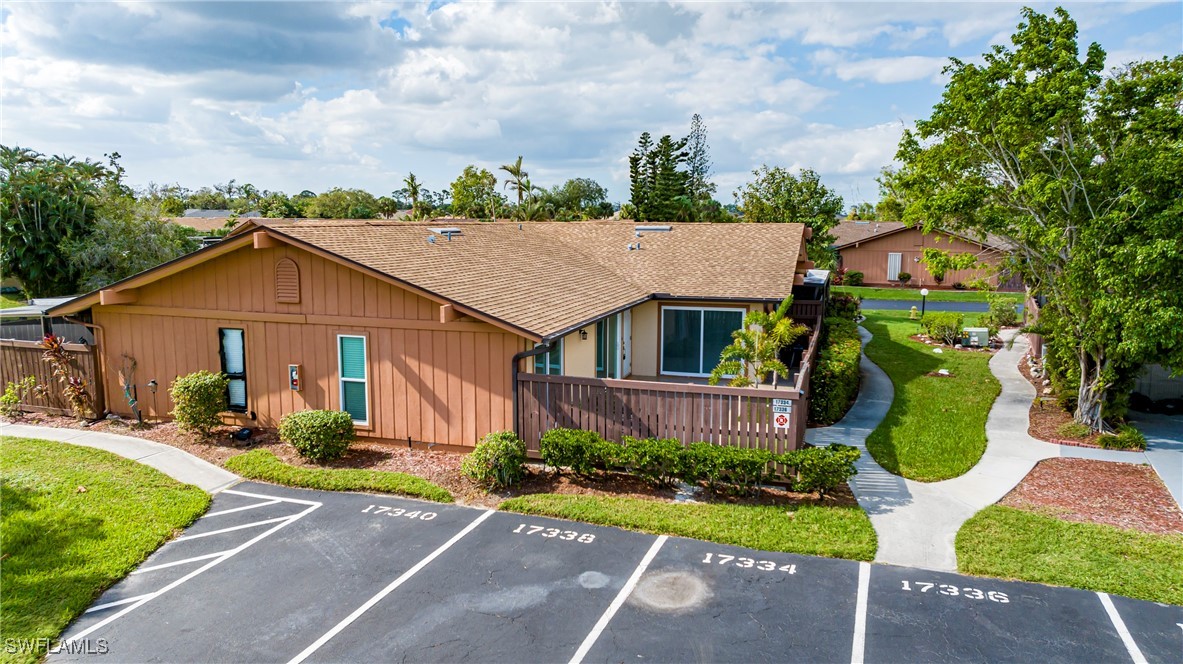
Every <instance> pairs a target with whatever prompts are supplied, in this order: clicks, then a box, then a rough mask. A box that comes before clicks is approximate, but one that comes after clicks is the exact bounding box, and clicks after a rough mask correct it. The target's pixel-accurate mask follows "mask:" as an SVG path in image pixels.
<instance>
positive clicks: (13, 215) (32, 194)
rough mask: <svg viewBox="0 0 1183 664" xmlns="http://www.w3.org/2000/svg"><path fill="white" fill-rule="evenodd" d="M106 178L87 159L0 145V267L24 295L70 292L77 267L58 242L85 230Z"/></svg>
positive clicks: (105, 173) (103, 171) (84, 233)
mask: <svg viewBox="0 0 1183 664" xmlns="http://www.w3.org/2000/svg"><path fill="white" fill-rule="evenodd" d="M109 176H110V172H109V171H108V170H107V169H106V168H104V167H103V166H102V165H100V164H96V163H94V162H92V161H90V160H86V161H82V162H79V161H75V160H74V159H73V158H72V157H45V156H44V155H41V154H39V153H37V152H34V151H32V150H29V149H26V148H21V147H12V148H9V147H5V146H0V217H2V219H0V271H3V273H4V274H5V275H6V276H13V277H16V278H17V279H19V280H20V281H21V285H22V286H23V288H24V289H25V293H27V294H28V296H29V297H45V296H50V295H70V294H73V293H74V292H76V290H77V287H78V270H77V268H76V266H75V265H74V264H73V263H72V262H71V261H70V257H69V255H68V254H67V253H66V252H65V251H64V249H63V244H64V243H66V242H69V241H71V240H78V239H82V238H85V237H86V236H87V235H88V234H89V233H90V232H91V227H92V224H93V222H94V217H95V213H96V209H97V207H98V204H99V200H100V199H99V196H100V190H101V188H102V187H103V185H104V183H105V181H106V179H107V178H108V177H109Z"/></svg>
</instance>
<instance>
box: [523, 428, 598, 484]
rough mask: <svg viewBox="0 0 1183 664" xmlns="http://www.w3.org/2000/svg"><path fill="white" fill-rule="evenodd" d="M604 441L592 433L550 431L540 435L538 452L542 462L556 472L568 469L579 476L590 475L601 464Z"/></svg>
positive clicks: (563, 430) (567, 430)
mask: <svg viewBox="0 0 1183 664" xmlns="http://www.w3.org/2000/svg"><path fill="white" fill-rule="evenodd" d="M604 444H605V441H604V439H603V438H601V437H600V435H599V434H598V433H596V432H594V431H583V430H582V429H564V428H557V429H551V430H549V431H547V432H546V433H544V434H542V440H541V441H540V442H539V444H538V452H539V454H540V455H541V456H542V461H543V463H545V464H546V465H548V466H552V467H554V468H556V469H558V470H560V471H561V470H562V469H563V468H570V469H571V470H572V471H574V472H576V473H578V474H580V475H590V474H591V473H592V471H594V470H595V467H596V464H597V463H600V462H601V459H600V457H601V452H602V448H603V447H604Z"/></svg>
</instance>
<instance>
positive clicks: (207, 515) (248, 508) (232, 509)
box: [201, 500, 283, 519]
mask: <svg viewBox="0 0 1183 664" xmlns="http://www.w3.org/2000/svg"><path fill="white" fill-rule="evenodd" d="M281 502H283V501H282V500H268V501H267V502H265V503H255V504H253V505H247V506H246V507H234V508H231V509H228V510H222V511H220V512H210V513H209V514H206V515H204V516H202V517H201V518H203V519H208V518H210V517H211V516H222V515H223V514H233V513H235V512H243V511H246V510H253V509H255V508H258V507H267V506H268V505H278V504H279V503H281Z"/></svg>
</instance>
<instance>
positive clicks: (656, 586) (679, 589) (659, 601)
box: [630, 570, 711, 613]
mask: <svg viewBox="0 0 1183 664" xmlns="http://www.w3.org/2000/svg"><path fill="white" fill-rule="evenodd" d="M710 598H711V589H710V587H709V586H707V583H706V580H704V579H703V578H702V577H701V576H699V575H697V574H695V573H693V572H689V571H686V570H658V571H654V572H650V573H648V574H646V575H645V576H643V577H641V581H640V583H638V584H637V587H636V588H635V589H634V590H633V594H632V596H631V597H630V601H631V602H632V603H634V604H637V605H639V606H641V607H643V608H646V609H649V610H651V611H661V612H663V613H674V612H682V611H690V610H692V609H696V608H698V607H700V606H702V605H703V604H705V603H706V601H707V600H708V599H710Z"/></svg>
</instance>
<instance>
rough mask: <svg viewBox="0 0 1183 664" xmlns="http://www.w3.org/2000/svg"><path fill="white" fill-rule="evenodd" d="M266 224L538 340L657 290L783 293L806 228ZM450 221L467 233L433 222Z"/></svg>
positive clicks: (768, 296)
mask: <svg viewBox="0 0 1183 664" xmlns="http://www.w3.org/2000/svg"><path fill="white" fill-rule="evenodd" d="M256 223H258V224H259V225H261V226H266V227H268V228H270V230H271V231H272V232H274V233H276V234H278V235H281V236H287V237H290V238H292V239H293V240H296V241H297V242H302V243H307V244H309V245H312V246H314V247H317V248H320V249H323V250H325V251H328V252H331V253H333V254H336V255H338V256H341V257H342V258H345V259H348V260H350V261H353V262H355V263H358V264H360V265H362V266H365V267H368V268H370V269H373V270H376V271H378V272H382V273H384V274H387V275H389V276H392V277H394V278H396V279H399V280H401V281H404V282H406V283H409V284H411V285H413V286H416V287H418V288H421V289H423V290H426V291H429V292H432V293H435V294H437V295H439V296H441V297H443V298H445V299H447V300H450V301H453V302H456V303H458V304H461V305H463V306H465V307H469V308H471V309H474V310H476V311H479V312H481V313H483V314H485V315H487V316H491V317H493V318H496V319H498V320H501V321H504V322H506V323H509V324H510V325H513V326H514V327H517V328H519V329H523V330H527V331H529V332H532V333H534V334H536V335H538V336H540V337H547V336H551V335H555V334H557V333H559V332H565V331H567V330H569V329H571V328H573V327H575V326H579V325H583V324H586V323H588V322H589V321H591V320H593V319H595V318H597V317H599V316H602V315H604V314H607V313H610V312H612V311H614V310H616V309H619V308H622V307H625V306H628V305H631V304H634V303H636V302H638V301H641V300H645V299H648V298H650V297H652V296H653V295H655V294H661V295H667V294H668V295H669V296H671V297H677V298H703V299H715V298H719V299H724V298H725V299H745V300H779V299H782V298H784V297H785V296H787V295H788V294H789V293H790V292H791V291H792V287H793V278H794V274H795V271H796V263H797V260H798V258H799V256H800V255H801V254H802V253H803V247H802V237H803V233H804V226H802V225H801V224H669V226H670V227H671V230H670V231H669V232H642V233H641V237H639V238H638V237H637V236H636V231H635V227H634V225H633V224H632V223H629V222H620V221H602V222H601V221H597V222H569V223H563V222H526V223H522V224H520V225H519V224H518V223H517V222H496V223H481V222H469V221H458V220H446V222H445V221H440V220H437V221H432V222H413V223H412V222H397V221H381V220H374V221H300V222H296V223H281V224H274V225H272V224H269V223H268V222H267V221H266V220H256ZM441 226H449V227H456V228H459V229H461V234H460V235H459V236H456V237H454V238H453V239H451V240H448V239H447V238H445V237H443V236H440V235H435V234H433V233H432V232H431V231H430V230H429V229H430V228H438V227H441ZM519 226H520V229H519ZM428 237H434V238H435V242H434V243H430V242H428ZM638 242H639V243H640V247H641V248H640V249H635V250H630V249H629V245H630V244H634V243H638Z"/></svg>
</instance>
